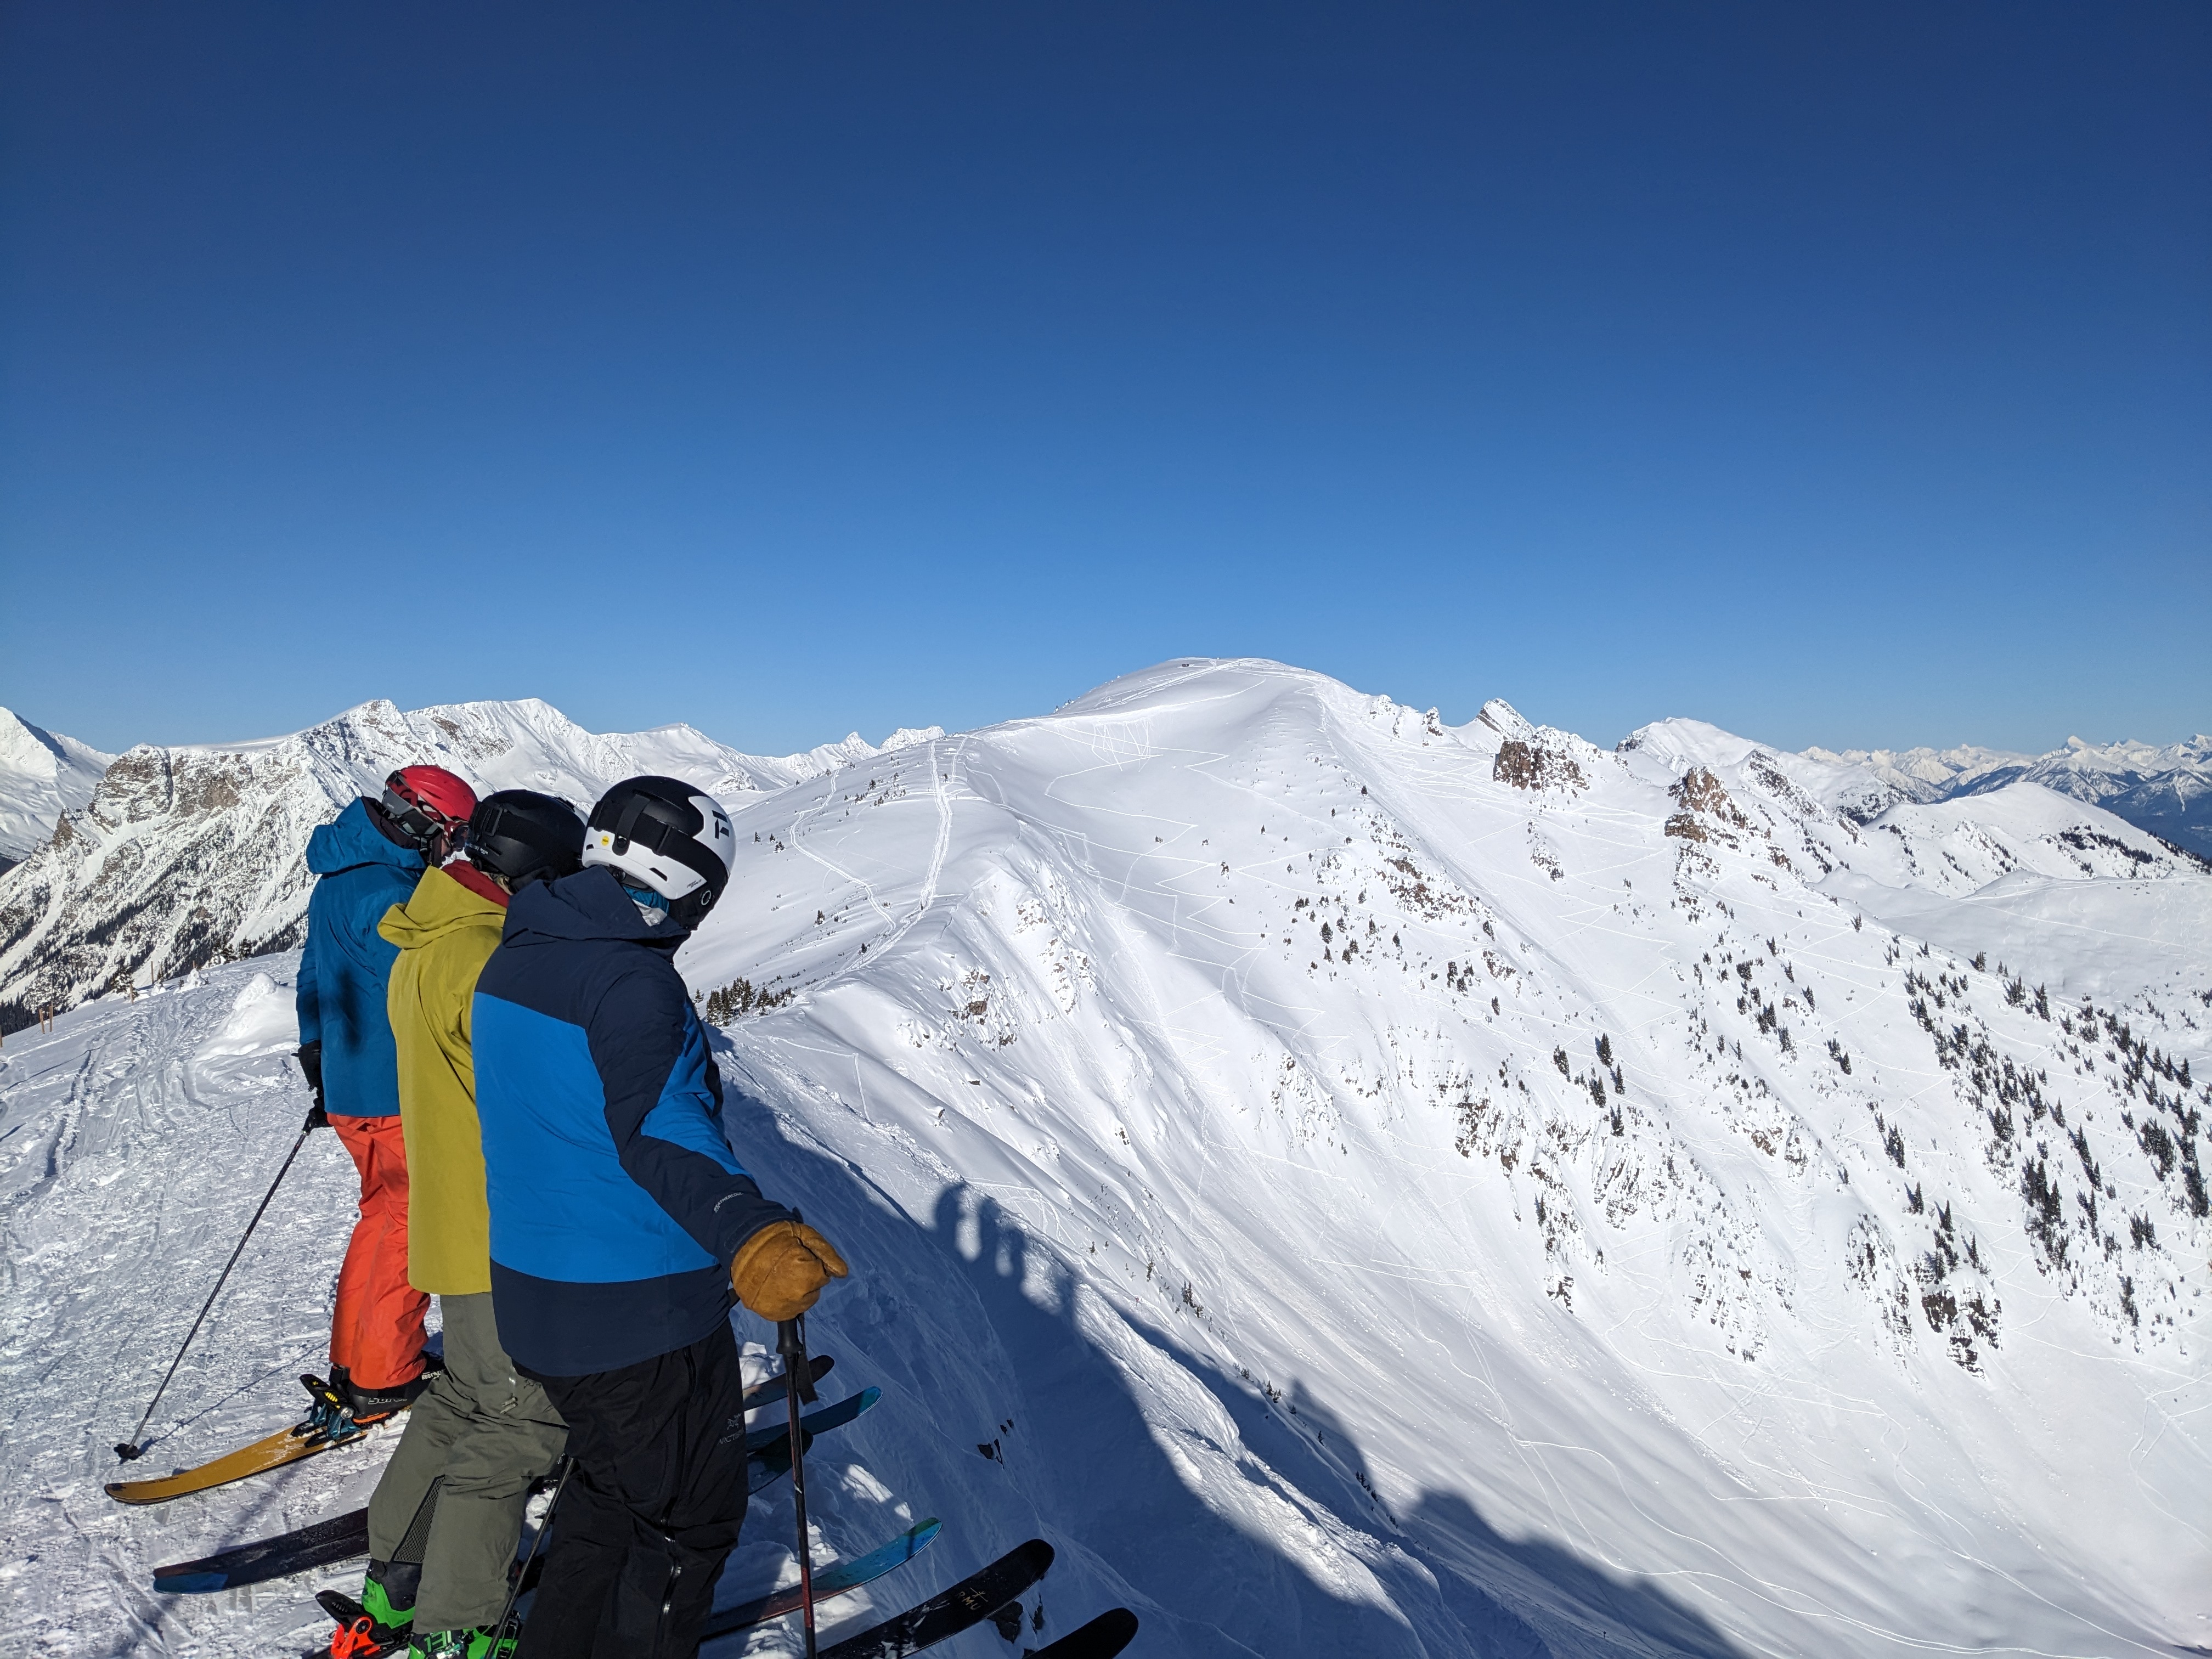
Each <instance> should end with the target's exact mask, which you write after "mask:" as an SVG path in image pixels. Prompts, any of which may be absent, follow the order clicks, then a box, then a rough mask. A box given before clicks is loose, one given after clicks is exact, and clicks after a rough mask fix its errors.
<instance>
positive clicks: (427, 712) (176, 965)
mask: <svg viewBox="0 0 2212 1659" xmlns="http://www.w3.org/2000/svg"><path fill="white" fill-rule="evenodd" d="M934 732H935V728H932V729H931V731H929V732H895V733H893V734H892V736H891V737H890V739H888V743H887V746H889V747H896V746H898V745H900V744H906V743H910V742H915V741H925V740H927V738H929V737H931V736H932V735H933V734H934ZM0 735H4V734H0ZM80 747H81V745H80ZM87 752H89V751H87ZM878 752H880V751H879V750H878V749H877V748H876V747H875V746H874V745H873V744H868V743H865V742H863V741H862V740H861V739H860V736H859V734H858V733H855V734H854V735H853V736H852V737H849V738H846V739H845V741H844V742H842V743H839V744H824V745H823V747H821V748H818V749H816V750H811V751H809V752H808V753H806V754H803V755H789V756H784V757H781V758H770V757H763V756H758V755H746V754H741V753H739V752H738V750H734V749H731V748H729V747H727V746H726V745H725V744H719V743H716V742H715V741H714V739H713V738H709V737H708V736H707V735H706V734H705V733H703V732H699V731H696V730H695V729H694V728H692V727H690V726H661V727H658V728H656V729H655V730H653V731H650V732H628V733H617V734H611V735H610V734H602V733H595V732H586V731H585V730H584V729H583V728H582V727H580V726H577V725H576V724H575V723H574V721H572V720H568V718H567V717H566V716H564V715H563V714H561V712H560V711H559V710H558V709H556V708H552V707H551V706H550V705H549V704H547V703H544V702H538V701H537V700H535V699H531V700H526V701H523V702H476V703H453V704H449V705H446V706H442V707H438V708H422V709H417V710H416V711H414V712H413V713H411V714H403V713H402V712H401V711H400V710H399V709H398V708H395V707H393V706H392V704H391V703H389V702H366V703H363V704H362V705H361V706H360V707H359V708H350V709H348V710H347V711H346V712H345V713H344V714H340V715H338V716H337V718H336V719H335V720H326V721H325V722H324V723H323V724H321V725H320V726H313V727H311V728H309V729H308V730H307V731H305V732H295V733H293V734H292V735H291V736H289V737H284V738H264V739H260V740H257V741H254V742H249V743H235V744H203V745H195V746H191V747H181V748H157V747H155V746H154V745H152V744H140V745H139V746H138V747H137V748H135V749H132V750H130V751H129V752H128V753H127V754H125V755H123V756H122V757H119V758H118V759H115V760H113V761H112V762H108V761H106V757H100V758H101V760H102V761H103V762H104V763H106V771H105V774H104V775H102V776H101V777H100V779H99V781H98V787H96V788H95V789H94V790H92V791H90V792H89V799H88V800H79V801H78V802H76V805H75V806H74V807H73V808H72V810H71V812H70V814H69V815H67V816H64V817H62V818H61V819H60V821H59V822H58V823H57V824H56V826H55V828H54V829H53V832H52V836H50V838H49V839H48V840H47V841H46V843H45V844H44V845H42V846H40V848H38V850H37V851H36V852H34V853H33V854H32V855H31V856H30V857H28V858H27V859H26V860H24V861H23V862H22V863H21V865H20V866H18V867H17V868H15V869H14V870H12V871H10V872H8V873H7V874H6V875H5V876H4V877H0V986H4V987H5V990H4V994H0V1028H12V1026H14V1025H16V1024H21V1023H23V1019H24V1018H25V1011H26V1010H28V1009H31V1008H33V1007H34V1006H37V1005H39V1004H40V1003H43V1002H48V1001H52V1002H53V1003H55V1004H57V1005H58V1006H62V1007H69V1006H72V1005H74V1004H75V1003H76V1002H77V1001H79V1000H82V998H83V997H85V996H87V995H88V994H91V993H92V992H94V990H96V989H98V988H99V987H102V986H105V985H107V984H109V983H111V982H112V981H115V980H116V979H117V978H118V976H125V975H136V976H137V978H138V979H139V981H141V982H142V983H143V982H145V981H148V980H149V979H152V978H159V977H161V976H163V975H169V974H173V973H176V972H179V971H182V970H183V969H185V968H187V967H190V966H192V965H194V964H197V963H208V962H212V961H220V960H222V959H224V958H226V957H236V956H246V955H252V954H253V953H255V952H257V951H268V950H271V949H276V948H280V947H282V946H284V945H291V944H296V943H297V942H298V940H297V936H298V932H299V928H300V926H301V921H302V919H303V918H304V917H305V915H306V913H307V891H308V888H309V885H310V884H311V883H312V880H313V878H312V877H310V876H309V875H308V873H307V868H306V866H305V865H304V863H303V862H302V855H303V854H304V852H305V850H306V848H307V837H308V836H309V835H310V834H311V833H313V830H314V829H315V827H316V826H317V825H318V824H321V823H327V822H328V821H329V820H330V818H331V815H332V814H333V813H334V812H335V811H337V809H338V808H339V807H340V806H342V805H344V804H345V803H346V802H348V801H349V800H351V799H353V798H354V797H355V796H356V795H357V794H359V793H363V792H364V791H366V792H370V793H374V791H375V790H377V789H378V788H380V787H381V786H382V783H383V780H384V779H385V777H386V775H388V774H389V773H390V772H391V771H392V769H394V768H395V767H398V766H404V765H407V764H410V763H416V762H427V763H435V764H437V765H441V766H446V767H449V768H451V769H453V770H454V771H456V772H458V773H459V774H460V775H463V776H464V777H466V778H468V779H469V780H470V781H471V782H473V783H475V784H477V786H478V787H480V788H482V789H486V790H489V789H512V788H531V789H542V790H546V791H550V793H555V794H561V795H566V796H568V798H569V799H572V800H575V801H577V802H579V803H587V802H589V801H590V800H591V799H593V798H594V797H596V796H597V795H598V794H599V793H600V791H601V790H603V789H604V788H605V787H606V786H607V785H608V784H609V783H611V782H613V781H615V780H617V779H618V778H621V777H624V776H628V775H632V774H635V773H638V772H648V771H649V772H663V773H667V774H669V775H673V776H678V777H682V778H685V779H687V780H690V781H696V782H697V783H699V784H701V785H702V787H706V788H708V789H709V790H711V791H712V792H714V793H715V794H716V795H718V796H720V797H722V798H724V799H729V800H732V801H736V800H740V799H744V798H746V797H748V796H751V795H756V794H758V793H761V792H762V791H763V790H774V789H781V788H783V787H787V786H789V785H791V784H793V783H795V782H798V781H800V780H803V779H805V778H811V777H816V776H819V775H821V774H822V773H823V772H825V771H827V770H829V769H833V768H835V767H837V766H840V765H845V764H849V763H853V762H855V761H858V760H861V759H865V758H866V757H870V756H872V755H875V754H877V753H878ZM78 809H82V810H78Z"/></svg>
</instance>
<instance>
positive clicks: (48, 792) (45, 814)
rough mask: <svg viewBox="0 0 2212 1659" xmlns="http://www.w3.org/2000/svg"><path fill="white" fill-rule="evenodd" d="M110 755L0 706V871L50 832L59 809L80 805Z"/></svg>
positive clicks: (107, 764)
mask: <svg viewBox="0 0 2212 1659" xmlns="http://www.w3.org/2000/svg"><path fill="white" fill-rule="evenodd" d="M114 761H115V757H114V756H112V755H103V754H101V753H100V750H97V749H94V747H93V746H92V745H91V744H88V743H79V742H78V741H77V740H76V738H68V737H64V736H63V735H62V734H61V733H60V732H49V731H47V730H46V728H45V727H43V726H33V725H32V724H31V723H30V721H28V720H25V719H24V718H23V717H22V716H21V715H20V714H16V713H15V711H14V710H13V709H9V708H0V873H5V872H6V871H7V870H8V869H9V866H12V865H15V864H17V863H20V862H21V860H24V859H25V858H27V857H28V856H29V855H30V854H31V853H32V852H33V850H34V849H35V848H38V847H39V846H40V844H41V843H43V842H45V841H46V837H47V836H51V835H52V834H53V832H54V825H55V824H56V823H58V822H59V821H60V819H61V816H62V814H63V813H64V812H75V811H79V810H80V809H82V807H83V806H84V805H85V804H86V803H87V802H88V801H89V800H90V799H92V792H93V790H94V787H97V786H98V784H99V782H100V774H101V773H103V772H105V771H106V770H107V769H108V768H109V767H110V766H111V765H112V764H113V763H114Z"/></svg>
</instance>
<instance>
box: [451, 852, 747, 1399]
mask: <svg viewBox="0 0 2212 1659" xmlns="http://www.w3.org/2000/svg"><path fill="white" fill-rule="evenodd" d="M683 940H684V930H683V929H682V928H680V927H676V926H674V925H673V924H671V923H670V922H668V921H665V920H663V921H659V922H657V923H654V924H652V925H650V926H648V925H647V923H646V921H645V920H644V919H643V917H642V916H641V914H640V913H639V910H638V908H637V906H636V905H635V904H633V903H632V902H630V900H629V896H628V895H627V894H625V893H624V892H623V890H622V888H621V886H620V885H619V884H617V882H616V880H615V878H614V875H613V872H611V871H609V870H607V869H605V868H604V867H602V868H594V869H588V870H585V871H582V872H579V873H578V874H576V875H573V876H568V877H564V878H562V879H561V880H559V881H556V882H554V883H551V884H546V883H543V882H539V883H534V884H532V885H530V886H528V887H526V888H524V889H523V890H521V891H520V893H517V894H516V895H515V896H514V902H513V903H512V904H510V905H509V906H508V907H507V928H506V932H505V933H504V934H503V935H502V936H501V940H500V946H499V949H497V950H496V951H493V952H492V955H491V960H490V961H489V962H487V963H485V964H484V969H483V974H482V975H479V976H478V978H477V991H476V999H475V1001H474V1003H473V1004H472V1006H471V1024H472V1026H473V1033H474V1044H475V1052H476V1074H477V1117H478V1118H479V1119H480V1120H481V1121H482V1122H483V1154H484V1186H485V1193H486V1195H487V1196H488V1197H489V1200H490V1201H491V1291H492V1310H493V1312H494V1313H495V1315H496V1316H497V1318H498V1322H499V1338H500V1341H501V1344H503V1345H504V1346H505V1347H506V1349H507V1352H508V1353H509V1354H511V1355H513V1357H514V1358H515V1360H516V1361H517V1362H518V1363H519V1364H521V1365H523V1366H524V1367H525V1368H526V1369H527V1370H531V1371H532V1372H535V1373H536V1374H537V1375H538V1376H584V1375H586V1374H589V1373H592V1372H595V1371H610V1370H617V1368H619V1367H621V1366H624V1365H632V1364H637V1363H638V1362H639V1361H641V1360H646V1359H652V1358H656V1357H657V1356H659V1355H660V1354H664V1353H671V1352H674V1351H675V1350H677V1349H678V1348H682V1347H686V1346H689V1345H690V1344H691V1343H693V1342H696V1341H697V1340H699V1339H700V1338H701V1337H702V1336H704V1335H706V1334H708V1332H709V1331H711V1330H713V1329H714V1327H715V1325H716V1324H717V1323H719V1322H720V1321H722V1320H724V1319H726V1318H727V1317H728V1316H729V1311H730V1309H731V1306H732V1297H731V1294H730V1278H729V1267H730V1261H731V1258H732V1257H733V1256H734V1255H736V1254H737V1252H738V1246H739V1245H741V1244H743V1243H744V1242H745V1240H746V1239H748V1238H750V1237H752V1236H753V1234H754V1233H756V1232H757V1231H759V1230H760V1229H761V1228H763V1227H764V1226H766V1225H768V1224H769V1222H771V1221H776V1220H781V1219H782V1218H785V1217H787V1216H788V1215H789V1214H790V1212H789V1211H787V1210H786V1209H784V1208H783V1207H782V1206H780V1205H775V1204H771V1203H769V1201H768V1200H766V1199H764V1198H763V1197H762V1196H761V1191H760V1188H759V1187H758V1186H757V1184H755V1182H754V1181H753V1178H752V1177H751V1176H749V1175H747V1174H746V1173H745V1172H744V1168H743V1167H742V1166H741V1165H740V1164H738V1160H737V1158H736V1157H735V1156H734V1155H733V1154H732V1152H731V1151H730V1146H729V1141H728V1140H727V1139H726V1137H725V1136H724V1134H723V1133H722V1078H721V1073H720V1072H719V1071H718V1070H716V1069H715V1066H714V1056H713V1055H712V1054H708V1052H707V1035H706V1032H705V1030H703V1028H702V1026H701V1025H700V1024H699V1020H698V1017H697V1016H696V1014H694V1013H693V1012H692V1011H691V1002H690V998H689V997H688V996H686V995H685V994H684V981H683V979H682V977H681V976H680V975H678V973H677V971H676V964H675V963H674V961H673V960H672V959H671V958H672V957H673V954H674V951H675V948H676V946H677V945H679V944H681V943H682V942H683Z"/></svg>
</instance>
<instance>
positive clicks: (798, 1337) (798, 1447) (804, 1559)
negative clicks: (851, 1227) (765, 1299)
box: [775, 1211, 816, 1659]
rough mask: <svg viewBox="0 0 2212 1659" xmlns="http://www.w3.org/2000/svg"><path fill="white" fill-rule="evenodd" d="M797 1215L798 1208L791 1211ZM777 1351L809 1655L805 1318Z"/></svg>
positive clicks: (778, 1338) (786, 1326)
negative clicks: (787, 1413)
mask: <svg viewBox="0 0 2212 1659" xmlns="http://www.w3.org/2000/svg"><path fill="white" fill-rule="evenodd" d="M792 1218H793V1220H796V1219H798V1212H796V1211H793V1212H792ZM775 1351H776V1352H778V1353H780V1354H781V1355H782V1356H783V1375H784V1377H785V1379H786V1381H785V1385H784V1391H783V1393H784V1398H785V1399H786V1400H787V1401H789V1402H790V1407H791V1506H792V1508H793V1510H794V1511H796V1513H797V1515H798V1516H799V1609H800V1613H801V1616H802V1617H803V1618H804V1619H805V1621H806V1659H815V1656H814V1551H813V1547H812V1546H811V1544H810V1543H809V1541H808V1540H807V1536H806V1464H805V1451H806V1447H805V1432H804V1431H802V1430H801V1429H800V1428H799V1402H800V1401H805V1402H806V1403H807V1404H809V1405H811V1404H812V1403H813V1402H814V1400H815V1398H816V1395H815V1393H814V1374H813V1373H814V1368H813V1366H812V1365H811V1364H810V1363H809V1362H808V1360H807V1358H806V1322H805V1319H804V1318H803V1317H802V1318H799V1319H787V1320H785V1321H784V1322H782V1323H781V1324H779V1325H778V1326H777V1327H776V1328H775Z"/></svg>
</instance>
